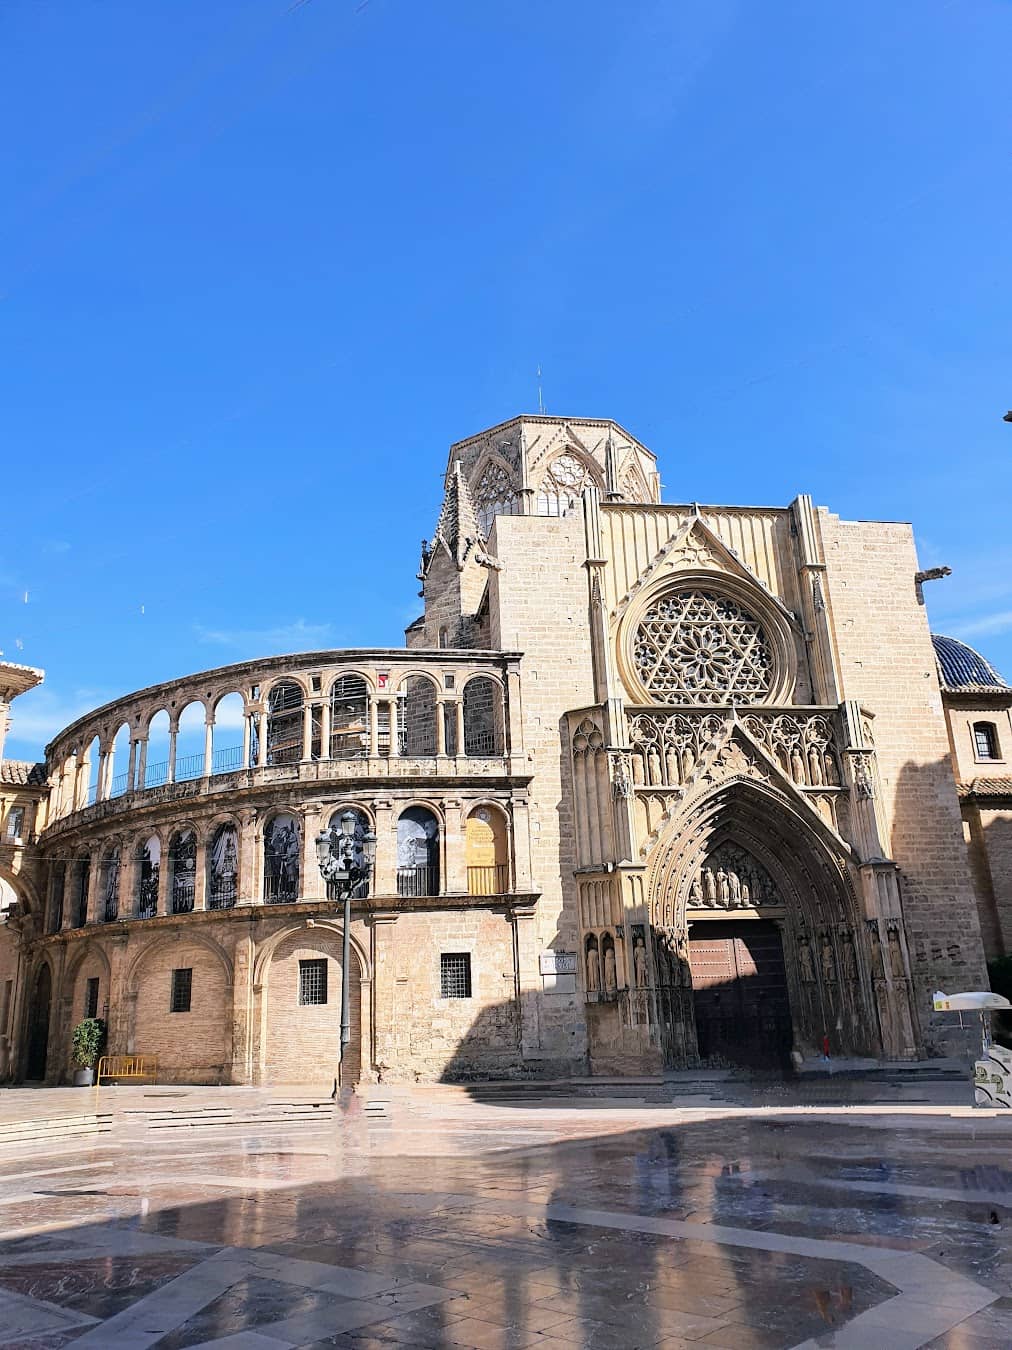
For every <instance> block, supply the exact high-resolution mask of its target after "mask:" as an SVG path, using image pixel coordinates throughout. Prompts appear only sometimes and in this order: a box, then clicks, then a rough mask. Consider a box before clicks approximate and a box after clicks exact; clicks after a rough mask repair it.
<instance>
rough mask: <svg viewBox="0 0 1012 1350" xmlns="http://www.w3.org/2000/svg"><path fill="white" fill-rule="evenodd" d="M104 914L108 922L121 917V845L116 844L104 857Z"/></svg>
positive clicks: (102, 893)
mask: <svg viewBox="0 0 1012 1350" xmlns="http://www.w3.org/2000/svg"><path fill="white" fill-rule="evenodd" d="M101 885H102V892H101V895H102V899H101V905H102V915H103V917H104V919H105V921H106V923H110V922H111V921H112V920H113V919H118V918H119V845H118V844H117V845H114V846H113V847H112V848H110V849H109V850H108V852H107V853H106V855H105V857H104V858H103V859H102V879H101Z"/></svg>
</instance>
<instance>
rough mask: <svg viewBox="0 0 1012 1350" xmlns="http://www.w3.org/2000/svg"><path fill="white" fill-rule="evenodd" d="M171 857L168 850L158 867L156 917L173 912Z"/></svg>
mask: <svg viewBox="0 0 1012 1350" xmlns="http://www.w3.org/2000/svg"><path fill="white" fill-rule="evenodd" d="M170 871H171V868H170V867H169V855H168V850H166V851H165V852H164V853H163V854H162V860H161V863H160V864H159V867H158V901H157V904H156V906H155V914H156V916H158V915H162V914H168V913H169V912H170V910H171V901H172V897H171V893H170V888H169V872H170Z"/></svg>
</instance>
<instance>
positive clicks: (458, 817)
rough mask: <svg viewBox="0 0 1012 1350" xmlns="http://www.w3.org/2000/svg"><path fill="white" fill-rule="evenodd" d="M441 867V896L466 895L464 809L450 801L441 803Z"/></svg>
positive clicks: (452, 800)
mask: <svg viewBox="0 0 1012 1350" xmlns="http://www.w3.org/2000/svg"><path fill="white" fill-rule="evenodd" d="M443 817H444V820H445V822H446V824H445V829H444V831H443V859H442V862H443V865H442V867H441V868H440V872H441V874H442V882H443V884H442V886H441V888H440V889H441V890H442V892H443V894H451V895H466V894H467V851H466V849H465V847H464V807H463V806H462V804H461V802H460V801H459V800H456V799H451V800H447V801H444V802H443Z"/></svg>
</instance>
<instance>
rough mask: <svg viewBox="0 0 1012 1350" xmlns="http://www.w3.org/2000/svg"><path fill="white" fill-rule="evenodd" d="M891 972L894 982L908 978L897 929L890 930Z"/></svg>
mask: <svg viewBox="0 0 1012 1350" xmlns="http://www.w3.org/2000/svg"><path fill="white" fill-rule="evenodd" d="M889 970H890V973H891V974H892V977H893V979H894V980H902V979H904V978H905V976H906V971H905V970H904V969H903V948H902V947H901V946H900V935H899V932H898V930H897V929H895V928H890V929H889Z"/></svg>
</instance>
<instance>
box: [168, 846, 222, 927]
mask: <svg viewBox="0 0 1012 1350" xmlns="http://www.w3.org/2000/svg"><path fill="white" fill-rule="evenodd" d="M226 828H227V827H226ZM196 876H197V836H196V835H195V834H194V832H193V831H192V830H177V831H176V833H175V834H174V835H173V836H172V842H171V843H170V844H169V886H170V897H169V904H170V906H171V908H172V913H173V914H189V912H190V910H192V909H193V893H194V890H195V883H196Z"/></svg>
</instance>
